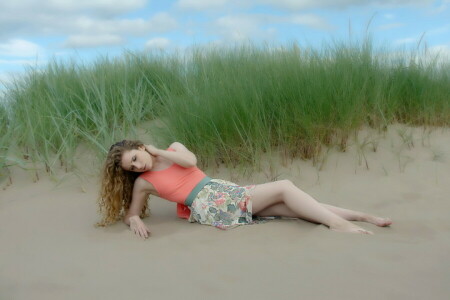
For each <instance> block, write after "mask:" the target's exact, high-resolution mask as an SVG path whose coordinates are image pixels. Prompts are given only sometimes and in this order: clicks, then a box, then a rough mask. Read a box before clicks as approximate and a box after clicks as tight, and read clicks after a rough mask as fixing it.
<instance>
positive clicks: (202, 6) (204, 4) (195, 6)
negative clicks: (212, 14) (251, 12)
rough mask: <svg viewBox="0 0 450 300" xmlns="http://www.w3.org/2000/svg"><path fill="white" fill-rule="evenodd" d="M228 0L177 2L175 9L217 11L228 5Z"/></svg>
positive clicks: (184, 0) (182, 0)
mask: <svg viewBox="0 0 450 300" xmlns="http://www.w3.org/2000/svg"><path fill="white" fill-rule="evenodd" d="M229 2H230V1H229V0H179V1H178V2H177V3H176V4H175V7H177V8H180V9H186V10H200V11H201V10H208V9H218V8H222V7H224V6H225V5H227V4H229Z"/></svg>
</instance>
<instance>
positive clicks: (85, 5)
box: [0, 0, 147, 16]
mask: <svg viewBox="0 0 450 300" xmlns="http://www.w3.org/2000/svg"><path fill="white" fill-rule="evenodd" d="M146 3H147V1H146V0H127V1H123V0H47V1H35V0H14V1H2V2H0V11H3V13H5V14H9V13H14V12H15V15H17V12H19V11H20V12H21V13H20V14H19V15H24V14H25V15H29V14H32V13H35V14H48V15H51V14H55V13H65V14H76V13H80V12H86V11H89V12H95V13H96V14H101V15H108V16H111V15H117V14H123V13H126V12H129V11H132V10H135V9H139V8H142V7H144V6H145V5H146Z"/></svg>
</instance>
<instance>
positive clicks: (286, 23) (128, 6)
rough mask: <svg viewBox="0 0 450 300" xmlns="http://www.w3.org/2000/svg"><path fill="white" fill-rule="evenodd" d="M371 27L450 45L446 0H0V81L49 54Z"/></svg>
mask: <svg viewBox="0 0 450 300" xmlns="http://www.w3.org/2000/svg"><path fill="white" fill-rule="evenodd" d="M370 20H371V23H370V27H369V31H370V33H371V34H372V36H373V39H374V42H375V43H376V44H377V45H387V46H389V47H392V48H393V49H394V48H406V49H409V48H413V47H415V46H416V45H417V43H418V41H419V40H420V37H421V36H422V35H423V34H424V41H425V42H426V45H427V47H428V49H429V50H430V52H433V53H435V52H440V53H443V54H444V55H448V54H449V53H450V0H442V1H428V0H410V1H406V0H386V1H382V0H378V1H377V0H365V1H364V0H361V1H357V0H248V1H245V0H241V1H238V0H176V1H156V0H10V1H1V2H0V81H4V82H5V81H8V80H9V78H11V76H12V74H20V72H22V71H23V70H24V67H25V66H27V65H32V66H40V65H45V64H46V62H48V61H49V60H51V59H52V58H53V57H56V58H62V59H66V58H75V59H77V60H82V61H84V62H89V61H90V60H93V59H95V58H96V57H98V56H104V55H108V56H115V55H120V54H121V53H122V52H123V51H124V50H137V51H151V50H154V49H162V50H165V51H173V50H181V51H182V50H184V49H186V48H188V47H190V46H192V45H207V44H214V45H219V46H220V45H230V44H234V43H240V42H245V41H253V42H269V43H271V44H275V45H281V44H286V43H290V42H293V41H297V42H298V43H299V44H300V45H309V46H311V45H312V46H317V47H319V46H320V45H321V43H322V42H323V41H330V40H331V39H333V38H337V39H347V38H348V36H349V24H351V26H350V27H351V29H352V30H351V31H352V34H353V35H354V36H359V37H361V36H362V35H363V33H364V32H365V30H366V27H367V24H368V22H369V21H370Z"/></svg>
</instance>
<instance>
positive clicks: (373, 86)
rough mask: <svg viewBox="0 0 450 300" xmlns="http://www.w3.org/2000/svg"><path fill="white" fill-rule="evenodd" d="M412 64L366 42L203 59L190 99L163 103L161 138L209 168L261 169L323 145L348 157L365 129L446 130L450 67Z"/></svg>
mask: <svg viewBox="0 0 450 300" xmlns="http://www.w3.org/2000/svg"><path fill="white" fill-rule="evenodd" d="M413 58H414V53H406V52H404V53H402V55H400V56H397V57H395V58H394V57H393V56H392V55H391V54H390V53H389V52H383V51H382V50H378V52H377V51H375V50H374V49H373V46H372V44H371V42H370V40H365V41H363V42H361V43H334V44H331V45H325V46H324V47H322V48H321V49H312V48H300V47H299V46H298V45H296V44H293V45H291V46H288V47H280V48H278V49H274V48H273V47H266V48H264V47H262V48H261V47H255V46H251V45H250V46H240V47H235V48H228V49H223V48H221V49H219V48H217V49H211V48H210V49H197V50H195V51H194V52H193V54H192V56H191V59H190V60H189V62H188V64H187V65H186V67H187V74H189V76H186V79H185V81H184V84H185V89H186V90H187V91H189V93H188V94H187V95H173V94H171V93H168V94H167V95H166V97H165V102H164V105H163V109H164V115H165V116H166V127H165V128H163V130H162V132H161V134H159V135H160V136H161V137H163V141H164V142H165V143H168V142H169V141H170V140H181V141H184V142H185V143H187V144H188V145H189V146H190V147H191V148H193V149H194V150H196V151H197V152H198V153H201V156H202V157H207V158H209V159H210V160H209V161H211V159H213V160H220V161H225V162H227V163H231V164H233V165H236V164H242V163H251V164H252V165H257V164H258V163H259V162H260V161H261V154H262V153H264V152H266V151H269V150H270V149H278V151H280V152H281V153H283V154H284V155H285V156H287V157H302V158H305V159H309V158H313V159H315V158H317V157H318V155H319V153H320V151H321V148H322V146H323V145H338V146H339V147H340V148H341V149H342V150H345V148H346V144H347V140H348V136H349V135H350V133H352V132H354V131H356V130H358V129H359V128H361V126H364V125H369V126H372V127H374V128H385V127H386V126H387V125H388V124H390V123H393V122H401V123H407V124H410V125H437V126H448V125H449V124H450V77H449V74H450V67H449V65H439V64H438V63H437V61H435V62H432V61H431V62H430V61H426V62H425V61H420V60H419V61H417V59H413Z"/></svg>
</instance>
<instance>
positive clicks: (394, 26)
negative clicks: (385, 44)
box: [378, 23, 405, 30]
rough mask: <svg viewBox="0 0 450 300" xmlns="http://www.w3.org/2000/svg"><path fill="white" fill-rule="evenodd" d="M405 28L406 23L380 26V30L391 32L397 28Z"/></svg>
mask: <svg viewBox="0 0 450 300" xmlns="http://www.w3.org/2000/svg"><path fill="white" fill-rule="evenodd" d="M403 26H405V24H404V23H390V24H384V25H380V26H378V29H379V30H391V29H395V28H399V27H403Z"/></svg>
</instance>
